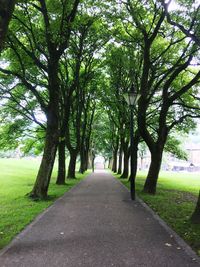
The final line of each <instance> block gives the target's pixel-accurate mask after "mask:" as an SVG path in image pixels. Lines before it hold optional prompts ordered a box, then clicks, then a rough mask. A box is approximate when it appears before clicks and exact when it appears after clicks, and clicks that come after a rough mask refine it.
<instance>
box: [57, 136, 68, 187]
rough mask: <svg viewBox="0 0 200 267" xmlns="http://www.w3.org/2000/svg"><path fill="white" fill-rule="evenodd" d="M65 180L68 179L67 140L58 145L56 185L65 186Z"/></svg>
mask: <svg viewBox="0 0 200 267" xmlns="http://www.w3.org/2000/svg"><path fill="white" fill-rule="evenodd" d="M65 178H66V164H65V140H61V141H60V142H59V145H58V176H57V180H56V184H58V185H64V184H65Z"/></svg>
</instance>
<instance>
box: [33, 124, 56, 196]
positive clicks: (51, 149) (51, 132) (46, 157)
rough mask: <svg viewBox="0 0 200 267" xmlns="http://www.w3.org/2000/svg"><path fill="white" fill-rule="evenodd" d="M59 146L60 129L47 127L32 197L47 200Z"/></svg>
mask: <svg viewBox="0 0 200 267" xmlns="http://www.w3.org/2000/svg"><path fill="white" fill-rule="evenodd" d="M57 144H58V129H54V128H51V127H50V126H47V133H46V139H45V146H44V153H43V157H42V161H41V164H40V168H39V171H38V175H37V178H36V181H35V184H34V187H33V190H32V192H31V193H30V197H32V198H40V199H45V198H46V197H47V193H48V187H49V183H50V179H51V174H52V170H53V165H54V161H55V156H56V150H57Z"/></svg>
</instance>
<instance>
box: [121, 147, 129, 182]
mask: <svg viewBox="0 0 200 267" xmlns="http://www.w3.org/2000/svg"><path fill="white" fill-rule="evenodd" d="M123 151H124V160H123V162H124V168H123V173H122V175H121V176H120V178H128V174H129V151H128V144H125V145H124V146H123Z"/></svg>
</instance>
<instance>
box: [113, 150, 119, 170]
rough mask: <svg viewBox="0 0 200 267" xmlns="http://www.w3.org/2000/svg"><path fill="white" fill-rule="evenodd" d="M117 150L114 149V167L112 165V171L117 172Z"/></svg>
mask: <svg viewBox="0 0 200 267" xmlns="http://www.w3.org/2000/svg"><path fill="white" fill-rule="evenodd" d="M117 151H118V150H117V149H114V151H113V165H112V171H113V172H117Z"/></svg>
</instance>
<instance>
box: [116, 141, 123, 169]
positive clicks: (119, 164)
mask: <svg viewBox="0 0 200 267" xmlns="http://www.w3.org/2000/svg"><path fill="white" fill-rule="evenodd" d="M122 154H123V150H122V146H120V150H119V158H118V171H117V174H121V173H122Z"/></svg>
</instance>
